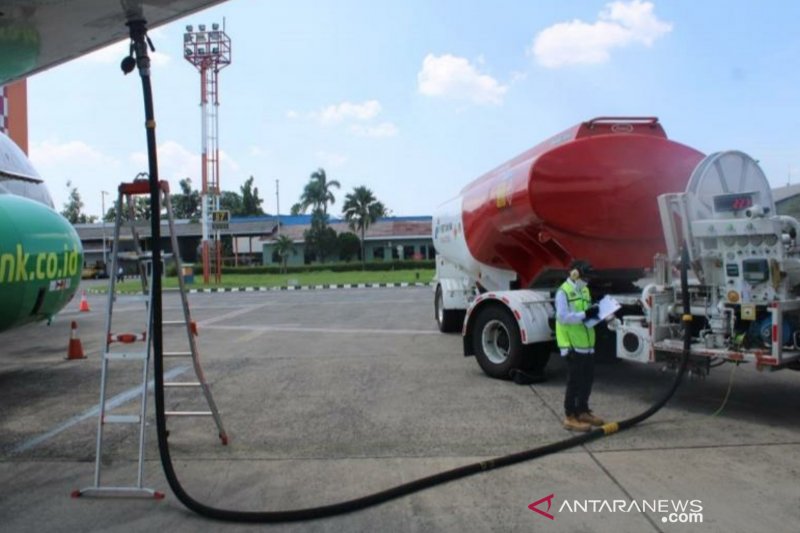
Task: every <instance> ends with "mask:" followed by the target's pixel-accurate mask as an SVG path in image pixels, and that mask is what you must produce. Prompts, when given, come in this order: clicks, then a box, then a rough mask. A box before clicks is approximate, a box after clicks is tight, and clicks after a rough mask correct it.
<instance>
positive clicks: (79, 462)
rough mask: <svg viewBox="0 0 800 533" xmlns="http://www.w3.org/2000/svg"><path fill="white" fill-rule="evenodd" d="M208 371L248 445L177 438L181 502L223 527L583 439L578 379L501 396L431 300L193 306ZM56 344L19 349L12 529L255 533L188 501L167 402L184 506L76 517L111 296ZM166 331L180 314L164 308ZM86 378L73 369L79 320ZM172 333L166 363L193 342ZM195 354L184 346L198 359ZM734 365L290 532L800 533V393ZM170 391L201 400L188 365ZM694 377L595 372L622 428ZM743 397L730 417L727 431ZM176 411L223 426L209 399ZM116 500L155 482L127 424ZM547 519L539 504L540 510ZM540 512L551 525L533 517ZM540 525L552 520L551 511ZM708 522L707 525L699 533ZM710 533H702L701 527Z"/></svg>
mask: <svg viewBox="0 0 800 533" xmlns="http://www.w3.org/2000/svg"><path fill="white" fill-rule="evenodd" d="M190 302H191V307H192V312H193V315H194V318H195V319H196V321H197V323H198V326H199V333H200V335H199V337H198V342H199V347H200V353H201V356H202V365H203V369H204V371H205V375H206V377H207V379H208V381H209V382H210V383H211V384H212V391H213V395H214V399H215V401H216V403H217V405H218V406H219V408H220V411H221V415H222V420H223V423H224V424H225V427H226V430H227V433H228V434H229V436H230V442H229V443H228V445H227V446H223V445H222V444H221V443H220V440H219V438H218V437H217V431H216V428H215V426H214V423H213V421H212V420H211V419H210V418H184V419H170V422H169V429H170V437H169V442H170V450H171V453H172V456H173V459H174V463H175V467H176V470H177V472H178V476H179V479H180V481H181V483H182V484H183V485H184V486H185V488H186V490H187V491H188V492H189V493H190V494H191V495H192V496H193V497H194V498H196V499H198V500H200V501H202V502H204V503H206V504H208V505H212V506H215V507H220V508H226V509H237V510H251V511H269V510H285V509H297V508H305V507H315V506H320V505H328V504H332V503H336V502H339V501H342V500H346V499H350V498H355V497H360V496H363V495H365V494H368V493H371V492H375V491H379V490H384V489H387V488H390V487H392V486H395V485H398V484H401V483H405V482H408V481H411V480H414V479H417V478H419V477H423V476H427V475H430V474H433V473H436V472H439V471H442V470H446V469H451V468H455V467H458V466H461V465H465V464H471V463H475V462H479V461H486V460H489V459H491V458H493V457H497V456H502V455H506V454H510V453H515V452H519V451H522V450H527V449H531V448H535V447H538V446H542V445H544V444H548V443H551V442H554V441H557V440H560V439H564V438H566V437H569V436H570V433H568V432H567V431H565V430H564V429H562V427H561V418H562V414H561V409H560V405H561V401H562V398H563V391H564V380H565V368H564V365H563V364H562V363H561V361H560V359H559V358H558V357H557V356H553V358H552V360H551V363H550V365H549V366H548V374H549V380H548V381H547V382H545V383H541V384H535V385H531V386H520V385H515V384H513V383H510V382H504V381H498V380H493V379H490V378H487V377H486V376H485V375H483V373H482V372H481V370H480V368H479V367H478V365H477V363H476V362H475V360H474V359H473V358H465V357H463V356H462V355H461V339H460V337H459V336H458V335H443V334H440V333H439V332H438V330H437V329H436V326H435V322H434V320H433V292H432V290H431V289H430V288H419V287H408V288H394V289H378V288H374V289H347V290H344V289H339V290H312V291H296V292H263V293H249V292H238V293H217V294H193V295H191V296H190ZM89 303H90V308H91V311H90V312H88V313H80V312H78V304H77V302H75V304H74V305H70V306H69V308H68V309H67V310H66V311H65V312H64V313H62V314H61V315H60V316H59V317H57V318H56V320H55V321H54V322H53V323H52V324H51V325H49V326H48V325H46V324H35V325H30V326H26V327H23V328H19V329H16V330H13V331H10V332H6V333H3V334H0V406H1V408H0V524H2V526H0V528H1V529H2V530H3V531H9V532H17V531H20V532H22V531H31V532H33V531H36V532H41V531H141V530H148V531H158V530H164V531H166V530H169V531H174V532H180V531H197V530H225V531H238V530H241V531H250V530H252V529H254V526H252V525H234V524H224V523H220V522H209V521H208V520H207V519H204V518H202V517H200V516H198V515H196V514H194V513H192V512H191V511H189V510H187V509H186V508H185V507H184V506H183V505H182V504H181V503H180V502H179V501H178V500H177V499H176V497H175V496H174V495H173V494H172V492H171V491H170V490H169V487H168V485H167V482H166V480H165V478H164V474H163V473H162V469H161V465H160V463H159V461H158V452H157V446H156V440H155V424H154V423H153V415H152V403H153V402H152V398H151V401H150V407H149V416H148V420H150V422H151V423H150V424H149V426H148V429H147V432H146V450H147V452H146V465H145V475H144V485H145V486H146V487H151V488H154V489H156V490H158V491H162V492H164V493H166V497H165V498H164V499H163V500H141V499H121V498H111V499H109V498H77V499H76V498H71V497H70V494H71V492H72V491H73V490H75V489H80V488H83V487H87V486H90V485H92V483H93V475H94V458H95V439H96V428H97V404H98V399H99V386H100V358H99V351H100V346H101V340H102V338H103V334H104V333H103V331H104V319H105V313H104V309H105V305H106V301H105V296H103V295H94V294H91V295H90V296H89ZM164 308H165V318H166V319H169V318H177V317H179V315H180V312H179V311H180V302H179V299H178V296H177V295H176V294H175V293H169V294H165V299H164ZM144 316H145V315H144V312H143V304H142V303H141V302H130V303H126V302H123V301H120V302H118V303H117V305H116V306H115V313H114V328H113V329H114V331H115V332H125V331H131V332H135V331H139V330H141V329H142V325H143V323H144V322H143V321H144ZM72 320H75V321H77V323H78V332H79V336H80V339H81V343H82V346H83V348H84V351H85V352H86V355H87V358H86V359H83V360H74V361H67V360H65V356H66V353H67V346H68V341H69V334H70V322H71V321H72ZM179 333H180V332H177V333H176V332H171V333H169V334H168V335H167V338H166V346H167V349H171V348H172V349H180V348H181V343H185V337H182V336H181V335H179ZM184 349H185V348H184ZM732 369H733V367H731V366H723V367H721V368H718V369H715V370H714V371H712V373H711V375H710V376H708V377H707V378H706V379H695V380H687V381H686V382H685V383H684V384H683V385H682V386H681V388H680V389H679V391H678V393H677V394H676V396H675V398H674V399H673V401H671V402H670V404H669V405H668V406H667V407H666V408H664V409H663V410H662V411H660V412H659V413H657V414H656V415H655V416H654V417H653V418H651V419H650V420H648V421H646V422H645V423H643V424H641V425H640V426H638V427H636V428H634V429H631V430H629V431H626V432H623V433H619V434H615V435H612V436H610V437H607V438H603V439H600V440H597V441H594V442H592V443H590V444H587V445H584V446H579V447H577V448H573V449H571V450H568V451H565V452H561V453H558V454H554V455H550V456H547V457H544V458H541V459H538V460H534V461H529V462H525V463H521V464H518V465H515V466H511V467H507V468H503V469H497V470H491V471H488V472H485V473H482V474H479V475H476V476H473V477H470V478H467V479H463V480H459V481H455V482H451V483H448V484H446V485H443V486H441V487H436V488H430V489H427V490H425V491H423V492H419V493H416V494H413V495H410V496H406V497H403V498H400V499H397V500H394V501H391V502H388V503H384V504H381V505H379V506H376V507H373V508H370V509H367V510H364V511H359V512H355V513H350V514H345V515H342V516H338V517H334V518H327V519H320V520H314V521H309V522H298V523H290V524H283V525H277V526H273V527H270V529H274V530H279V531H553V532H561V531H600V532H605V531H608V532H612V531H613V532H627V531H630V532H648V531H664V532H672V531H697V532H700V531H720V532H726V533H731V532H739V531H741V532H750V531H770V532H782V531H786V532H796V531H797V530H798V524H800V484H798V482H797V480H798V474H799V473H800V416H798V414H797V399H798V392H799V391H800V373H798V372H794V371H791V370H784V371H781V372H776V373H767V372H764V373H759V372H757V371H755V370H754V369H753V368H749V367H747V366H743V367H739V368H737V369H736V370H735V372H734V373H733V374H731V372H732ZM167 371H168V372H170V375H171V376H174V377H175V379H176V380H190V379H192V378H193V374H194V371H193V369H192V367H191V365H189V364H188V363H187V362H186V361H185V360H184V361H181V360H177V361H172V360H170V362H169V363H168V365H167ZM139 372H140V368H139V367H138V366H137V365H136V364H135V363H121V362H113V363H112V367H111V370H110V374H109V391H108V397H114V398H116V399H117V403H118V404H119V407H118V408H117V409H119V411H120V412H127V411H131V410H135V407H136V402H135V394H131V391H132V390H134V391H135V389H134V387H135V386H136V384H137V383H139V382H140V380H141V376H140V374H139ZM673 377H674V374H672V373H671V372H670V371H664V370H662V368H660V367H659V366H657V365H650V366H641V365H637V364H634V363H627V362H616V363H611V364H602V365H598V366H597V367H596V378H595V388H594V393H593V396H592V407H593V409H594V411H595V412H596V413H597V414H600V415H602V416H604V417H605V418H606V419H609V420H619V419H623V418H627V417H629V416H631V415H633V414H635V413H637V412H640V411H642V410H644V409H645V408H646V407H647V406H649V405H650V404H651V403H652V402H653V401H654V400H655V399H656V398H657V397H658V396H660V394H661V393H662V391H663V390H665V389H666V388H667V387H668V386H669V384H670V382H671V380H672V379H673ZM729 388H730V395H729V399H728V401H727V403H726V404H725V407H724V409H723V410H722V412H721V413H719V414H716V415H713V413H714V412H715V411H716V410H717V409H718V407H719V406H720V405H721V404H722V402H723V399H724V398H725V396H726V393H727V392H728V390H729ZM167 404H168V406H169V407H170V408H175V409H181V410H195V409H198V410H199V409H203V408H205V406H204V403H203V399H202V397H201V396H200V395H199V394H198V392H197V390H196V389H195V390H192V389H181V390H169V391H167ZM105 433H106V439H105V446H104V453H103V459H102V465H103V466H102V469H103V470H102V471H103V479H102V483H103V484H105V485H130V484H135V482H136V441H137V430H136V428H135V427H133V426H121V425H114V426H111V425H108V426H107V430H106V432H105ZM536 502H538V503H536ZM534 503H536V504H535V505H532V504H534ZM531 507H532V509H531ZM700 520H702V522H699V521H700ZM690 521H691V523H690Z"/></svg>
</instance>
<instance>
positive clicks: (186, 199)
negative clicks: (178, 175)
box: [170, 178, 202, 221]
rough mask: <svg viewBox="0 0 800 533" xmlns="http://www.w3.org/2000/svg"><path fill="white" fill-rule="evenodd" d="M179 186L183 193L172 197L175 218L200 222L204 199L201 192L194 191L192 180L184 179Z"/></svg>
mask: <svg viewBox="0 0 800 533" xmlns="http://www.w3.org/2000/svg"><path fill="white" fill-rule="evenodd" d="M179 184H180V187H181V192H180V193H176V194H173V195H171V196H170V200H171V201H172V210H173V212H174V213H175V218H186V219H189V220H193V221H197V220H199V219H200V217H201V216H202V203H201V202H202V198H201V196H200V192H199V191H196V190H192V180H191V178H185V179H182V180H181V181H180V182H179Z"/></svg>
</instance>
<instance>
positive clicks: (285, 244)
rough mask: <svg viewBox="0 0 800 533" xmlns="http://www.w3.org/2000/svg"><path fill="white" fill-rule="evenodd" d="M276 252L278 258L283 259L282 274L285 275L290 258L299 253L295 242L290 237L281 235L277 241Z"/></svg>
mask: <svg viewBox="0 0 800 533" xmlns="http://www.w3.org/2000/svg"><path fill="white" fill-rule="evenodd" d="M275 252H277V254H278V257H280V258H281V272H284V273H285V272H286V263H287V262H288V261H289V256H290V255H295V254H296V253H297V249H296V248H295V246H294V241H292V239H291V238H290V237H289V236H288V235H279V236H278V238H277V240H276V241H275Z"/></svg>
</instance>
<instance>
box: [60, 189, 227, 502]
mask: <svg viewBox="0 0 800 533" xmlns="http://www.w3.org/2000/svg"><path fill="white" fill-rule="evenodd" d="M159 189H160V192H159V194H160V199H161V202H160V205H161V206H163V207H166V211H167V217H166V218H167V220H168V222H169V232H170V239H171V242H172V251H173V253H172V254H163V259H164V261H165V262H166V261H167V260H169V259H172V260H173V261H174V263H175V268H176V274H177V275H178V276H177V277H178V284H179V286H180V291H179V292H180V296H181V303H182V314H183V318H182V319H180V320H164V321H163V323H162V324H163V326H178V327H180V326H183V327H184V328H185V330H186V335H187V337H188V344H189V350H188V351H172V352H166V351H165V352H164V353H163V357H165V358H168V357H169V358H190V359H191V362H192V366H193V368H194V373H195V377H196V381H172V382H167V381H165V382H164V387H165V389H187V388H190V389H200V390H201V391H202V393H203V396H204V398H205V401H206V403H207V404H208V410H202V411H179V410H175V411H166V412H165V415H166V416H167V417H194V416H205V417H211V418H213V420H214V422H215V424H216V426H217V431H218V435H219V438H220V440H221V441H222V444H223V445H226V444H228V435H227V433H226V431H225V427H224V426H223V424H222V418H221V417H220V414H219V410H218V409H217V406H216V404H215V402H214V398H213V396H212V395H211V389H210V387H209V385H208V382H207V381H206V378H205V374H204V373H203V368H202V366H201V365H200V356H199V352H198V349H197V342H196V336H197V325H196V323H195V322H194V321H193V320H192V317H191V313H190V311H189V302H188V299H187V296H186V287H185V284H184V279H183V275H182V274H183V265H182V263H181V259H180V254H179V248H178V237H177V235H176V233H175V220H174V216H173V211H172V203H171V202H170V198H169V183H168V182H166V181H161V182H159ZM149 193H150V186H149V181H148V180H146V179H144V180H135V181H133V182H130V183H122V184H121V185H120V186H119V196H118V198H117V203H116V218H115V223H114V240H113V249H112V269H111V275H110V277H109V288H108V305H107V307H106V322H105V339H104V349H103V354H102V355H103V360H102V367H101V373H100V413H99V415H98V419H97V442H96V451H95V471H94V485H92V486H90V487H86V488H83V489H80V490H76V491H74V492H73V493H72V496H73V497H79V496H122V497H144V498H157V499H160V498H163V497H164V495H163V494H162V493H160V492H158V491H156V490H153V489H151V488H146V487H144V485H143V481H144V455H145V454H144V448H145V431H146V427H147V424H146V415H147V396H148V394H147V392H148V387H149V386H150V383H149V374H150V356H151V350H152V348H151V346H152V344H151V338H152V337H151V330H152V325H153V310H152V306H151V305H150V302H152V298H153V284H152V283H151V276H152V255H151V254H149V253H145V252H143V250H142V249H141V246H140V244H139V242H140V240H139V233H138V231H137V229H136V224H135V217H134V211H135V207H136V205H135V201H134V200H135V198H136V197H137V196H139V197H141V196H142V195H147V194H149ZM123 202H124V204H123ZM123 205H125V207H126V208H127V214H128V216H127V219H128V221H129V222H130V228H131V235H132V237H133V252H130V253H125V252H120V233H121V228H122V225H123V223H124V221H123V218H124V217H123V210H122V208H123ZM122 259H129V260H130V259H133V260H136V261H137V270H138V272H139V278H140V280H141V284H142V285H141V286H142V293H141V294H140V295H137V296H133V297H130V296H123V295H118V294H117V291H116V283H117V270H118V268H119V266H120V260H122ZM123 299H125V300H126V301H131V300H133V301H137V300H138V301H144V303H145V311H146V314H147V318H146V326H145V330H144V331H143V332H141V333H113V332H112V324H113V320H112V317H113V309H114V304H115V303H116V302H118V301H122V300H123ZM135 343H138V344H139V345H140V346H141V348H139V349H138V350H131V349H128V348H129V347H130V346H132V345H134V344H135ZM114 344H119V345H120V346H122V348H115V349H112V348H114V347H113V345H114ZM111 361H118V362H138V363H139V364H141V384H140V385H139V386H138V387H137V388H135V389H131V390H130V391H128V392H129V394H128V397H130V395H131V394H133V393H134V392H135V395H134V398H135V399H138V401H139V409H138V414H130V413H126V414H116V413H114V412H112V409H113V407H114V406H113V405H110V402H109V399H108V398H107V397H106V396H107V392H108V391H107V384H108V378H109V365H110V363H111ZM174 370H177V371H179V372H180V370H181V369H180V368H176V369H174ZM171 373H172V372H165V379H166V378H167V376H168V375H169V374H171ZM165 392H166V391H165ZM165 401H168V400H165ZM106 424H137V425H138V426H139V445H138V472H137V479H136V484H135V485H130V486H109V485H103V484H102V475H101V474H102V465H103V462H102V452H103V432H104V429H105V426H106Z"/></svg>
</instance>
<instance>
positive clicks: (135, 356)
mask: <svg viewBox="0 0 800 533" xmlns="http://www.w3.org/2000/svg"><path fill="white" fill-rule="evenodd" d="M103 357H105V358H106V359H109V360H118V361H144V360H145V359H147V352H106V353H105V354H103Z"/></svg>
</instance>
